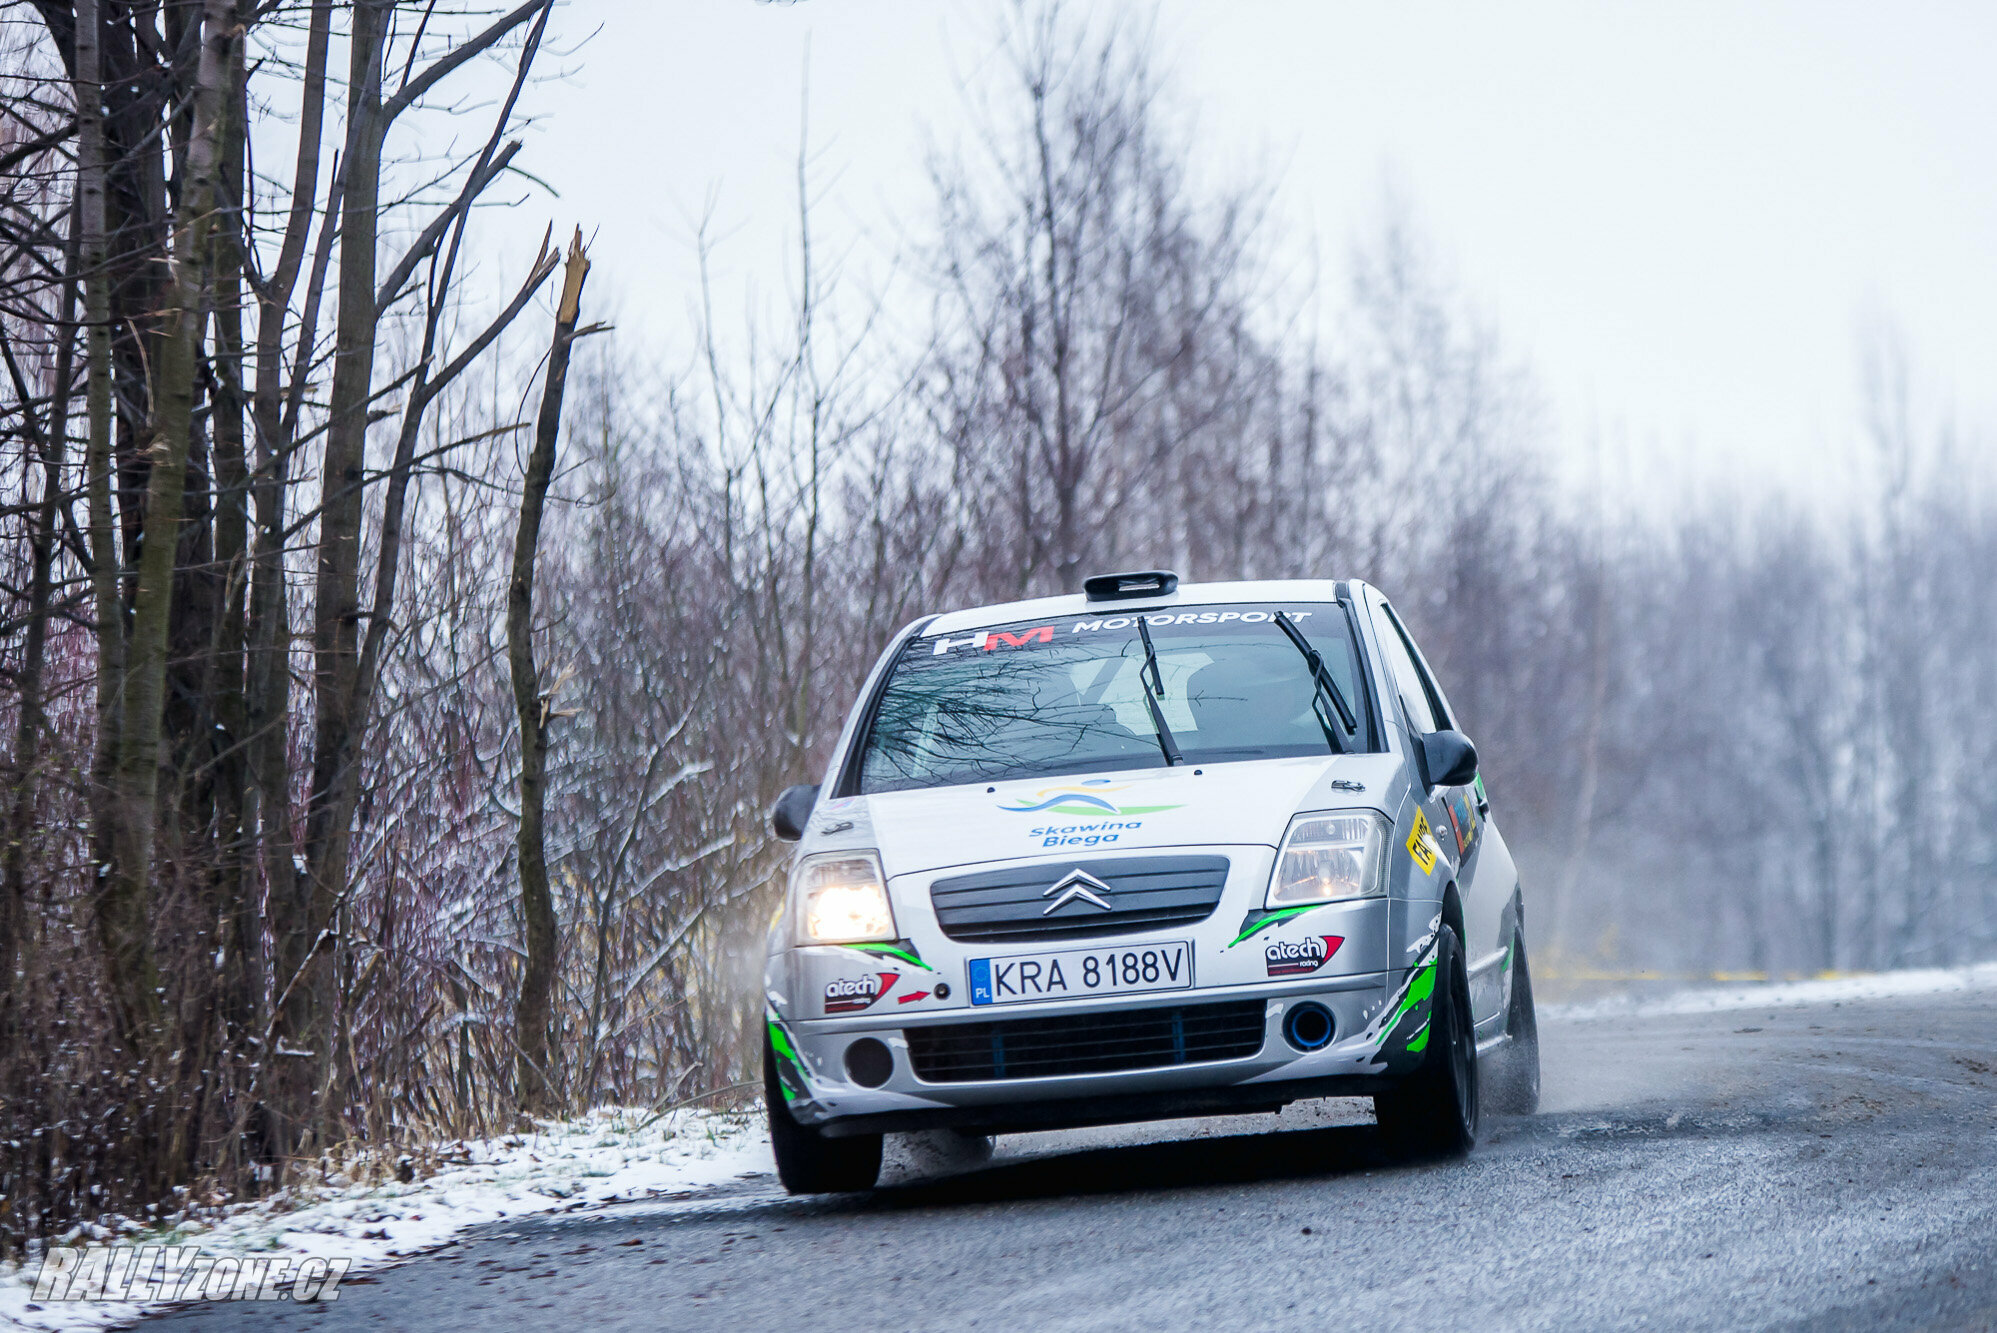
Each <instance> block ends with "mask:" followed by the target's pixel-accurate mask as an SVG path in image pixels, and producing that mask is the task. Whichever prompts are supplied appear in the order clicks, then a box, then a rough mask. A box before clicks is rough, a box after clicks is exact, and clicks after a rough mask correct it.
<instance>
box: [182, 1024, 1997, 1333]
mask: <svg viewBox="0 0 1997 1333" xmlns="http://www.w3.org/2000/svg"><path fill="white" fill-rule="evenodd" d="M1993 1018H1997V992H1991V991H1983V992H1973V991H1972V992H1968V993H1955V994H1950V995H1944V996H1930V997H1921V998H1906V999H1895V1000H1868V1001H1861V1002H1851V1001H1847V1002H1844V1003H1842V1004H1835V1005H1834V1004H1828V1003H1827V1004H1822V1005H1816V1006H1811V1007H1792V1008H1781V1009H1763V1010H1736V1011H1732V1012H1724V1013H1714V1014H1701V1015H1693V1016H1673V1017H1647V1018H1637V1019H1630V1018H1627V1017H1625V1018H1617V1019H1602V1018H1595V1019H1589V1020H1585V1021H1584V1020H1567V1021H1552V1020H1549V1021H1547V1022H1545V1023H1544V1025H1543V1039H1544V1042H1545V1059H1546V1080H1545V1081H1546V1095H1545V1101H1544V1108H1545V1109H1544V1110H1543V1112H1542V1113H1541V1114H1540V1115H1539V1116H1536V1117H1534V1118H1532V1119H1530V1120H1517V1119H1513V1120H1497V1121H1493V1120H1490V1119H1488V1118H1487V1120H1486V1122H1485V1135H1484V1141H1483V1142H1482V1143H1481V1144H1480V1145H1479V1147H1478V1149H1477V1151H1476V1152H1475V1153H1474V1154H1473V1155H1472V1156H1471V1157H1470V1158H1468V1159H1467V1160H1464V1161H1459V1162H1447V1163H1431V1164H1415V1165H1409V1164H1399V1163H1396V1162H1394V1161H1392V1160H1390V1159H1389V1158H1387V1157H1386V1156H1385V1155H1384V1154H1383V1152H1382V1150H1381V1148H1380V1145H1379V1144H1378V1142H1377V1141H1376V1137H1375V1131H1374V1129H1373V1127H1372V1123H1371V1112H1370V1109H1369V1107H1368V1104H1367V1103H1365V1102H1357V1101H1340V1102H1321V1103H1306V1104H1299V1105H1295V1106H1292V1107H1291V1108H1289V1109H1288V1110H1286V1111H1285V1112H1283V1114H1282V1115H1280V1116H1238V1117H1228V1118H1224V1119H1214V1120H1205V1121H1175V1122H1170V1123H1167V1124H1162V1125H1149V1126H1133V1127H1127V1128H1120V1129H1106V1130H1090V1131H1076V1132H1071V1133H1067V1134H1038V1135H1030V1136H1022V1137H1020V1138H1016V1139H1004V1140H1001V1141H1000V1146H999V1151H998V1155H997V1156H995V1157H994V1158H993V1159H992V1161H991V1162H990V1163H988V1164H986V1165H985V1166H983V1167H982V1168H980V1169H974V1170H969V1171H961V1172H960V1173H959V1174H954V1175H949V1174H942V1171H941V1170H939V1168H938V1166H937V1164H936V1162H935V1160H934V1157H933V1155H932V1156H931V1157H930V1158H929V1159H928V1160H927V1161H926V1162H925V1161H923V1160H916V1159H920V1158H921V1155H922V1154H923V1153H924V1151H925V1146H924V1145H923V1144H920V1143H918V1144H915V1145H913V1146H912V1147H904V1148H903V1149H902V1150H901V1151H900V1152H899V1154H898V1155H897V1151H896V1148H895V1147H894V1144H895V1141H894V1140H890V1144H891V1147H890V1162H891V1164H890V1170H889V1172H888V1174H887V1175H886V1176H885V1177H884V1181H885V1183H884V1185H883V1187H882V1188H881V1189H879V1190H877V1191H876V1192H875V1193H874V1194H872V1195H870V1196H850V1195H849V1196H834V1197H831V1198H817V1199H790V1198H787V1197H786V1196H785V1195H784V1194H783V1193H782V1191H781V1190H780V1189H779V1188H778V1187H777V1185H776V1182H775V1181H774V1180H767V1179H761V1178H758V1179H755V1180H750V1181H746V1182H744V1184H743V1185H742V1186H740V1187H737V1188H732V1189H729V1190H724V1191H720V1192H716V1193H712V1194H704V1195H701V1196H699V1197H697V1198H694V1199H691V1200H686V1201H681V1202H675V1203H669V1204H659V1203H651V1204H634V1205H628V1206H622V1207H615V1208H610V1209H607V1210H604V1211H601V1212H594V1213H589V1214H584V1215H567V1216H562V1217H550V1218H535V1219H512V1220H508V1221H506V1222H502V1223H496V1224H494V1225H492V1226H488V1227H484V1228H480V1229H478V1230H475V1231H470V1232H467V1233H465V1234H464V1236H463V1238H462V1241H461V1243H459V1244H456V1245H453V1246H451V1247H449V1248H448V1249H446V1250H443V1251H441V1252H438V1253H435V1254H431V1255H427V1256H424V1257H422V1258H418V1259H415V1260H412V1261H411V1262H409V1263H406V1264H404V1265H402V1266H400V1267H398V1268H393V1269H386V1270H379V1271H376V1272H374V1273H371V1274H368V1275H367V1276H366V1278H365V1279H361V1280H350V1282H349V1285H348V1286H347V1287H346V1288H345V1289H344V1290H343V1292H342V1295H341V1297H340V1299H339V1300H338V1301H337V1302H334V1303H332V1304H325V1305H316V1306H303V1307H299V1306H289V1305H274V1306H230V1307H194V1308H190V1309H188V1310H184V1311H180V1312H178V1313H176V1314H174V1315H171V1316H168V1317H166V1318H164V1319H161V1320H158V1321H153V1322H149V1323H148V1324H147V1325H146V1327H148V1328H151V1327H153V1326H154V1323H157V1324H158V1325H159V1326H161V1328H162V1330H164V1329H166V1328H172V1327H185V1328H199V1329H240V1330H265V1329H270V1330H280V1329H282V1330H290V1329H301V1328H303V1329H322V1330H347V1329H408V1330H416V1329H423V1330H453V1329H471V1330H479V1331H480V1333H491V1331H492V1330H496V1329H510V1328H535V1329H547V1328H563V1329H574V1330H583V1329H648V1330H650V1329H729V1330H749V1329H757V1330H760V1329H778V1328H808V1329H813V1330H843V1329H864V1330H869V1331H870V1333H872V1331H874V1330H887V1329H925V1330H938V1331H942V1330H948V1331H950V1333H955V1331H956V1330H961V1329H968V1328H979V1329H994V1330H1007V1331H1008V1333H1010V1331H1011V1330H1022V1331H1025V1330H1033V1331H1034V1333H1037V1331H1038V1330H1042V1329H1178V1328H1273V1329H1287V1328H1298V1329H1302V1328H1320V1327H1324V1326H1326V1325H1327V1324H1333V1325H1351V1324H1357V1325H1361V1326H1370V1327H1373V1328H1401V1327H1418V1326H1429V1327H1451V1326H1457V1325H1462V1326H1467V1327H1478V1328H1571V1329H1610V1328H1664V1329H1674V1328H1726V1329H1756V1328H1797V1329H1803V1328H1808V1329H1813V1330H1814V1329H1875V1328H1937V1329H1997V1032H1994V1031H1993V1022H1992V1020H1993ZM911 1153H914V1154H915V1157H916V1159H911Z"/></svg>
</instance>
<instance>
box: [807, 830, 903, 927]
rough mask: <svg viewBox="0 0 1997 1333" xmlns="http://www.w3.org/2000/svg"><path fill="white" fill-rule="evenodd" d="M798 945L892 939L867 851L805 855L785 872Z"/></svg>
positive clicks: (882, 891) (881, 885) (876, 860)
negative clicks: (789, 888)
mask: <svg viewBox="0 0 1997 1333" xmlns="http://www.w3.org/2000/svg"><path fill="white" fill-rule="evenodd" d="M790 882H791V898H792V900H793V901H794V902H795V903H796V904H797V942H798V943H799V944H860V943H863V942H865V941H868V940H891V939H894V938H895V928H894V909H893V908H891V907H889V906H888V886H887V882H886V881H885V880H884V879H882V877H881V859H880V857H879V856H878V855H876V854H875V853H873V852H828V853H825V854H824V855H822V856H807V857H806V858H805V859H804V860H802V861H800V862H798V865H797V869H796V870H794V871H792V872H791V881H790Z"/></svg>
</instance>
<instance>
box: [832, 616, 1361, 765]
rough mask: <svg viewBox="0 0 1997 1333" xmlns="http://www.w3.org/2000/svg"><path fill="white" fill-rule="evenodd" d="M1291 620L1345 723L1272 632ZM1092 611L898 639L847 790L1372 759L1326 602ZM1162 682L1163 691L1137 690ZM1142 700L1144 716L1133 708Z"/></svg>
mask: <svg viewBox="0 0 1997 1333" xmlns="http://www.w3.org/2000/svg"><path fill="white" fill-rule="evenodd" d="M1279 613H1280V614H1282V615H1284V616H1286V617H1289V618H1291V622H1292V623H1293V624H1294V625H1295V626H1296V627H1297V628H1298V629H1299V630H1300V631H1302V633H1303V635H1304V637H1305V639H1307V640H1308V641H1309V644H1310V646H1311V647H1312V648H1313V649H1315V650H1316V651H1317V652H1319V653H1320V654H1322V655H1323V661H1324V666H1325V669H1326V670H1327V671H1328V672H1329V674H1330V676H1331V679H1332V681H1333V682H1334V683H1335V684H1336V685H1337V687H1338V689H1339V691H1340V692H1341V693H1342V694H1343V695H1344V697H1345V699H1346V700H1347V701H1349V702H1350V705H1351V707H1352V710H1353V712H1354V713H1355V714H1356V715H1357V719H1358V733H1357V734H1356V735H1350V734H1346V733H1343V732H1342V731H1340V730H1339V722H1338V714H1337V712H1336V711H1334V708H1333V706H1332V705H1330V703H1329V702H1328V700H1327V698H1326V693H1327V692H1326V691H1325V690H1324V689H1322V688H1321V687H1320V686H1319V684H1318V683H1317V682H1316V681H1314V680H1313V678H1312V675H1311V668H1310V663H1309V661H1308V660H1307V658H1306V657H1305V655H1304V653H1303V652H1302V651H1301V650H1300V649H1299V648H1298V646H1297V645H1296V644H1295V643H1294V642H1292V641H1291V639H1290V637H1289V636H1288V635H1286V634H1285V633H1284V632H1283V629H1282V627H1281V626H1280V625H1279V624H1277V623H1276V617H1277V615H1278V614H1279ZM1143 618H1144V626H1145V629H1146V630H1147V631H1148V632H1149V634H1150V638H1151V645H1152V648H1153V650H1154V651H1155V653H1156V657H1157V672H1156V675H1155V677H1154V675H1153V673H1152V671H1151V669H1150V667H1149V665H1148V664H1147V660H1146V653H1145V643H1144V638H1143V636H1142V635H1141V634H1140V633H1139V631H1138V628H1137V624H1138V621H1137V616H1136V614H1135V613H1126V614H1123V615H1113V614H1104V613H1102V612H1094V613H1091V614H1087V615H1080V616H1065V617H1058V618H1054V619H1049V620H1043V621H1035V622H1031V623H1025V622H1022V623H1019V624H1013V625H1003V626H996V627H993V628H991V629H984V630H966V631H964V632H963V633H961V634H955V635H930V636H926V637H919V638H916V639H914V640H911V641H910V643H909V644H908V646H907V647H906V648H905V649H903V650H902V654H901V657H900V659H899V660H898V661H896V663H895V664H894V668H893V670H892V672H891V673H890V675H889V676H888V680H887V683H886V686H885V688H884V689H883V690H882V693H881V696H880V701H879V704H878V706H877V708H876V710H875V713H874V721H873V725H872V727H871V728H870V729H869V731H868V734H867V737H866V741H865V749H864V751H863V759H862V761H861V767H860V787H859V790H860V791H861V792H862V793H868V792H887V791H906V790H909V789H911V788H916V787H945V786H951V785H954V784H958V783H970V782H995V781H1000V780H1006V779H1013V778H1035V777H1048V776H1055V775H1061V774H1069V773H1089V772H1103V771H1106V770H1110V769H1123V768H1157V767H1163V766H1165V764H1166V762H1167V761H1166V754H1167V753H1168V752H1170V751H1171V750H1172V749H1173V748H1174V746H1173V745H1171V744H1161V741H1160V728H1159V726H1158V723H1159V722H1160V721H1162V722H1163V723H1164V730H1165V732H1166V734H1167V735H1168V737H1169V739H1170V741H1171V742H1174V743H1175V744H1176V751H1177V753H1178V754H1179V755H1180V756H1181V759H1182V762H1185V763H1189V764H1199V763H1206V764H1213V763H1224V762H1227V761H1230V760H1242V759H1274V758H1284V757H1290V756H1296V755H1313V754H1328V753H1332V752H1334V751H1335V750H1338V749H1341V748H1342V749H1346V750H1371V749H1374V748H1376V747H1375V744H1374V740H1373V733H1372V725H1371V720H1370V719H1371V710H1370V708H1369V707H1368V706H1367V695H1366V692H1365V689H1364V686H1363V685H1362V683H1361V677H1360V673H1359V663H1358V655H1357V653H1356V652H1355V651H1354V648H1353V644H1352V636H1351V630H1350V627H1349V623H1348V621H1347V618H1346V615H1345V612H1344V610H1343V608H1341V607H1339V606H1338V605H1337V604H1335V603H1306V604H1300V605H1295V606H1290V605H1275V604H1248V605H1228V606H1202V607H1174V608H1172V609H1171V610H1166V611H1146V612H1144V613H1143ZM1154 680H1155V681H1157V682H1160V683H1162V684H1163V686H1164V693H1163V694H1162V695H1159V694H1157V693H1156V692H1155V690H1153V689H1152V686H1153V681H1154ZM1147 690H1152V702H1155V704H1156V705H1157V708H1156V711H1155V714H1154V711H1153V709H1152V706H1151V703H1148V702H1147V701H1146V698H1145V695H1146V692H1147Z"/></svg>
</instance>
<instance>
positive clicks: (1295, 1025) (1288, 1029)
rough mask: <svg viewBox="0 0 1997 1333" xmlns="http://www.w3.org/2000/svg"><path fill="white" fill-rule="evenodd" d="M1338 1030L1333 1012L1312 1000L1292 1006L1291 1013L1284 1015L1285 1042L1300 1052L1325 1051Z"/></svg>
mask: <svg viewBox="0 0 1997 1333" xmlns="http://www.w3.org/2000/svg"><path fill="white" fill-rule="evenodd" d="M1337 1030H1338V1025H1337V1024H1336V1023H1334V1022H1333V1021H1332V1017H1331V1010H1329V1009H1327V1008H1325V1007H1324V1006H1323V1005H1321V1004H1318V1003H1316V1002H1315V1001H1312V1000H1306V1001H1304V1002H1303V1003H1302V1004H1293V1005H1291V1006H1290V1012H1288V1013H1287V1014H1284V1015H1283V1040H1284V1041H1287V1042H1288V1043H1290V1045H1292V1046H1294V1047H1296V1048H1297V1049H1298V1050H1300V1051H1317V1050H1322V1049H1324V1048H1325V1047H1326V1046H1329V1045H1330V1044H1331V1038H1332V1034H1333V1033H1334V1032H1336V1031H1337Z"/></svg>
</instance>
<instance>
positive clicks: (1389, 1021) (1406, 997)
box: [1376, 949, 1435, 1050]
mask: <svg viewBox="0 0 1997 1333" xmlns="http://www.w3.org/2000/svg"><path fill="white" fill-rule="evenodd" d="M1433 994H1435V952H1434V950H1432V949H1431V950H1430V951H1429V953H1428V956H1427V961H1425V962H1423V963H1422V964H1421V965H1420V967H1419V968H1417V969H1416V970H1415V971H1414V972H1413V973H1412V974H1411V975H1410V976H1409V977H1408V979H1407V981H1406V982H1405V983H1404V984H1403V989H1402V991H1401V994H1400V996H1399V998H1398V999H1396V1000H1395V1001H1394V1003H1393V1007H1392V1010H1391V1012H1389V1013H1388V1014H1387V1016H1386V1017H1385V1018H1383V1019H1382V1020H1380V1038H1379V1040H1380V1045H1379V1047H1378V1048H1376V1049H1384V1048H1385V1047H1386V1045H1387V1043H1388V1041H1390V1040H1392V1038H1393V1035H1394V1029H1395V1028H1396V1027H1398V1026H1400V1022H1401V1020H1402V1019H1404V1018H1406V1017H1407V1016H1408V1015H1409V1014H1411V1013H1413V1012H1414V1011H1415V1008H1416V1007H1417V1006H1418V1005H1420V1004H1421V1002H1422V1001H1424V1000H1426V999H1428V998H1429V996H1431V995H1433ZM1422 1026H1423V1027H1427V1026H1428V1020H1427V1019H1423V1020H1422ZM1422 1044H1423V1045H1424V1046H1425V1045H1427V1044H1428V1039H1427V1038H1426V1037H1423V1038H1422ZM1408 1049H1409V1050H1415V1049H1417V1048H1416V1047H1414V1046H1409V1048H1408Z"/></svg>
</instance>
